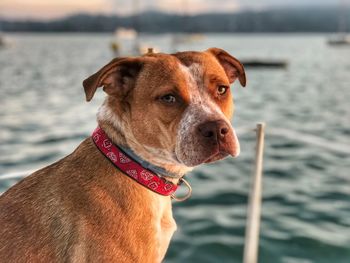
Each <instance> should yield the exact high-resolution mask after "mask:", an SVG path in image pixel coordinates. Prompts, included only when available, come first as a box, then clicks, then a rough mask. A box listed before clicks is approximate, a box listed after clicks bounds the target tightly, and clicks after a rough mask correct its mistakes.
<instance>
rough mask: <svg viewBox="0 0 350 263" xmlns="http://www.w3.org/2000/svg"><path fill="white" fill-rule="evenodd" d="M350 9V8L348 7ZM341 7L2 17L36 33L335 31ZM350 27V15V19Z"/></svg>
mask: <svg viewBox="0 0 350 263" xmlns="http://www.w3.org/2000/svg"><path fill="white" fill-rule="evenodd" d="M344 12H347V13H350V8H347V9H346V10H344ZM338 18H339V8H338V7H337V6H332V7H304V8H301V7H290V8H284V9H283V8H280V9H267V10H260V11H252V10H251V11H240V12H236V13H207V14H196V15H180V14H176V13H174V14H170V13H162V12H155V11H148V12H143V13H140V14H139V15H130V16H118V15H89V14H76V15H72V16H68V17H63V18H59V19H55V20H47V21H43V20H33V19H29V20H14V19H5V18H0V31H3V32H32V33H33V32H35V33H51V32H56V33H59V32H62V33H69V32H72V33H76V32H81V33H110V32H114V31H115V30H116V29H117V28H133V29H135V30H136V31H138V32H140V33H155V34H159V33H218V32H220V33H311V32H312V33H332V32H337V30H338V20H339V19H338ZM347 28H348V29H350V19H349V18H348V19H347Z"/></svg>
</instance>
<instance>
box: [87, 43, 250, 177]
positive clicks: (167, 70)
mask: <svg viewBox="0 0 350 263" xmlns="http://www.w3.org/2000/svg"><path fill="white" fill-rule="evenodd" d="M236 79H238V80H239V82H240V83H241V85H242V86H245V85H246V76H245V72H244V68H243V65H242V64H241V63H240V62H239V61H238V60H237V59H235V58H234V57H232V56H231V55H229V54H228V53H227V52H225V51H224V50H221V49H218V48H211V49H208V50H207V51H205V52H180V53H176V54H172V55H168V54H160V53H159V54H147V55H145V56H142V57H128V58H117V59H114V60H112V61H111V62H110V63H109V64H107V65H106V66H104V67H103V68H102V69H100V70H99V71H98V72H97V73H95V74H93V75H92V76H90V77H89V78H87V79H86V80H85V81H84V83H83V85H84V89H85V94H86V99H87V101H90V100H91V99H92V97H93V95H94V93H95V91H96V89H97V88H98V87H103V90H104V91H105V92H106V93H107V94H108V96H107V98H106V100H105V102H104V104H103V105H102V106H101V108H100V110H99V113H98V121H99V123H100V125H110V126H111V127H113V129H112V130H113V131H114V132H116V133H117V134H118V137H120V138H122V140H123V141H122V143H125V144H127V145H128V146H129V147H130V148H131V149H132V150H133V151H134V152H136V153H137V154H138V155H140V156H141V157H143V158H144V159H145V160H147V161H149V162H151V163H153V164H155V165H160V166H163V167H165V168H167V169H170V170H173V171H183V170H186V169H187V168H189V167H194V166H196V165H199V164H201V163H205V162H212V161H215V160H219V159H222V158H224V157H226V156H228V155H232V156H234V157H235V156H237V155H238V154H239V151H240V147H239V142H238V140H237V137H236V134H235V131H234V129H233V128H232V127H231V125H230V121H229V119H230V118H231V117H232V115H233V112H234V107H233V98H232V94H231V91H230V84H232V83H233V82H234V81H235V80H236ZM110 133H111V132H110ZM109 135H110V136H111V138H112V140H113V139H114V140H117V143H120V139H119V141H118V139H117V138H113V134H109ZM116 137H117V136H116Z"/></svg>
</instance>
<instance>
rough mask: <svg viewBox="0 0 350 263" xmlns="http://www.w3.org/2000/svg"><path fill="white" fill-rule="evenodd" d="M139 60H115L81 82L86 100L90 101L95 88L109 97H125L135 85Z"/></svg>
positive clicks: (140, 63) (139, 64)
mask: <svg viewBox="0 0 350 263" xmlns="http://www.w3.org/2000/svg"><path fill="white" fill-rule="evenodd" d="M142 64H143V63H142V61H141V58H115V59H113V60H112V61H111V62H109V63H108V64H107V65H105V66H104V67H102V68H101V69H100V70H99V71H97V72H96V73H95V74H93V75H91V76H90V77H88V78H87V79H85V80H84V81H83V86H84V90H85V95H86V100H87V101H90V100H91V99H92V97H93V96H94V94H95V92H96V90H97V88H99V87H103V90H104V91H105V92H106V93H107V94H108V95H111V96H125V95H126V94H127V93H128V91H129V90H130V89H131V87H132V86H133V85H134V84H135V80H136V77H137V74H138V73H139V71H140V69H141V67H142Z"/></svg>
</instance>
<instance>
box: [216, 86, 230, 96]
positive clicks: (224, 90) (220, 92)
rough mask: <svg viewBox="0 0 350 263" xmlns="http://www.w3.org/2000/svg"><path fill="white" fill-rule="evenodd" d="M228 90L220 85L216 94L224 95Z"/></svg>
mask: <svg viewBox="0 0 350 263" xmlns="http://www.w3.org/2000/svg"><path fill="white" fill-rule="evenodd" d="M228 89H229V87H227V86H224V85H220V86H218V94H219V95H224V94H225V93H226V91H227V90H228Z"/></svg>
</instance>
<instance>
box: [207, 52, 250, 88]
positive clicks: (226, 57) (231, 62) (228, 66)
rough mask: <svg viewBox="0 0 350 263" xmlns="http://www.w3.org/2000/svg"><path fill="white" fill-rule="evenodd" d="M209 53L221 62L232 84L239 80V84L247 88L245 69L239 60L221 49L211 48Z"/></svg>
mask: <svg viewBox="0 0 350 263" xmlns="http://www.w3.org/2000/svg"><path fill="white" fill-rule="evenodd" d="M207 52H209V53H211V54H212V55H214V56H215V57H216V59H217V60H218V61H219V63H220V64H221V66H222V67H223V68H224V70H225V72H226V75H227V77H228V79H229V81H230V83H233V82H234V81H235V80H236V79H237V78H238V79H239V83H241V85H242V86H243V87H245V86H246V83H247V79H246V75H245V71H244V67H243V65H242V63H241V62H240V61H239V60H238V59H236V58H235V57H233V56H231V55H230V54H229V53H227V52H226V51H225V50H223V49H220V48H209V49H208V50H207Z"/></svg>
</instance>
